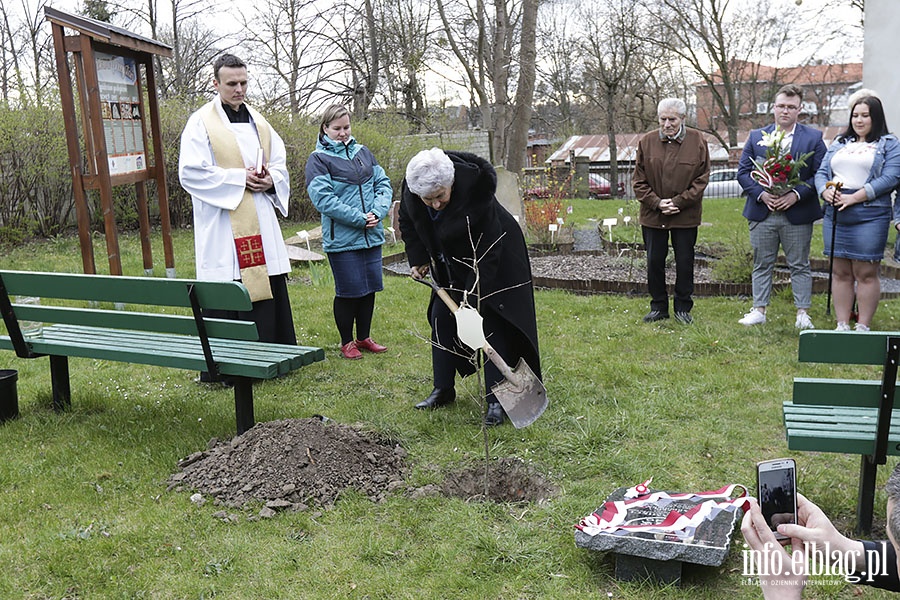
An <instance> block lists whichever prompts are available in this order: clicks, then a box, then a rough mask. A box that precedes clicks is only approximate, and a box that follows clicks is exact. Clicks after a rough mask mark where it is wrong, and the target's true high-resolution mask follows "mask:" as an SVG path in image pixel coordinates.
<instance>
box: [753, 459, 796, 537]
mask: <svg viewBox="0 0 900 600" xmlns="http://www.w3.org/2000/svg"><path fill="white" fill-rule="evenodd" d="M756 488H757V490H756V493H757V496H756V497H757V498H758V499H759V508H760V509H761V510H762V514H763V516H764V517H765V519H766V523H767V524H768V525H769V529H771V530H772V531H773V532H774V533H775V538H776V539H778V540H787V539H788V538H787V537H786V536H784V535H781V534H780V533H778V532H777V531H776V529H777V528H778V526H779V525H781V524H783V523H796V522H797V464H796V463H795V462H794V459H793V458H778V459H775V460H766V461H762V462H759V463H756Z"/></svg>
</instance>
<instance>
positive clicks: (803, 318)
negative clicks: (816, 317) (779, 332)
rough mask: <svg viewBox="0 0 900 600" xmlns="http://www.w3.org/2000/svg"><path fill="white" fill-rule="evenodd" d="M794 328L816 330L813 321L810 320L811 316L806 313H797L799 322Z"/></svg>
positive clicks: (796, 322) (797, 321) (795, 323)
mask: <svg viewBox="0 0 900 600" xmlns="http://www.w3.org/2000/svg"><path fill="white" fill-rule="evenodd" d="M794 327H796V328H797V329H814V328H815V327H814V326H813V322H812V319H810V318H809V315H808V314H807V313H806V312H805V311H804V312H798V313H797V320H796V321H795V322H794Z"/></svg>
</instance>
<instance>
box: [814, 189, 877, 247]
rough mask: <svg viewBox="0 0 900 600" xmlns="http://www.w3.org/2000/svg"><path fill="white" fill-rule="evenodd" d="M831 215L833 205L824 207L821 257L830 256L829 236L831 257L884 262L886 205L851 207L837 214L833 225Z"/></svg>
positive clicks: (857, 205)
mask: <svg viewBox="0 0 900 600" xmlns="http://www.w3.org/2000/svg"><path fill="white" fill-rule="evenodd" d="M845 193H852V192H851V191H847V192H845ZM834 212H835V211H834V207H833V206H831V205H830V204H826V205H825V217H824V218H823V220H822V237H823V238H824V241H825V256H831V239H832V235H833V236H834V256H835V258H846V259H849V260H862V261H870V262H871V261H881V260H883V259H884V247H885V245H886V244H887V238H888V228H889V227H890V223H891V207H890V206H866V205H865V203H862V204H853V205H851V206H848V207H847V208H845V209H844V210H839V211H837V225H836V226H835V221H834V219H835V215H834Z"/></svg>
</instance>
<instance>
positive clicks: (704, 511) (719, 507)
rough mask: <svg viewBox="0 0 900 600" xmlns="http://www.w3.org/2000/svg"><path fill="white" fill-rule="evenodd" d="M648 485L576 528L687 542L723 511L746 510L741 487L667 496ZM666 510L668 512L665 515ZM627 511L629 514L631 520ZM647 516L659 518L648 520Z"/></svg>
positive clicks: (744, 491) (744, 490)
mask: <svg viewBox="0 0 900 600" xmlns="http://www.w3.org/2000/svg"><path fill="white" fill-rule="evenodd" d="M650 481H652V479H649V480H647V481H645V482H644V483H641V484H638V485H636V486H634V487H633V488H629V489H628V490H627V491H626V492H625V499H624V500H617V501H608V502H606V503H604V504H603V506H602V507H600V508H599V509H597V511H596V512H594V513H592V514H590V515H588V516H587V517H585V518H583V519H582V520H581V522H579V523H578V524H577V525H575V528H576V529H579V530H581V531H583V532H584V533H586V534H587V535H597V534H600V533H605V534H610V535H628V534H629V533H637V532H644V533H651V534H664V535H666V536H667V537H674V538H677V539H685V540H686V539H691V538H693V537H694V532H695V531H696V529H697V527H698V526H699V525H700V524H701V523H703V522H704V521H707V520H710V521H711V520H713V519H715V518H716V516H717V515H718V514H719V513H721V512H722V511H728V512H732V513H734V512H735V511H737V510H738V509H741V510H747V508H748V496H747V488H746V487H744V486H742V485H738V484H731V485H727V486H725V487H722V488H719V489H718V490H712V491H708V492H699V493H684V494H670V493H668V492H652V493H651V492H650V491H649V485H650ZM735 494H738V495H737V496H735ZM669 507H671V509H670V510H668V511H667V508H669ZM629 511H632V515H631V517H629ZM647 513H652V514H655V515H658V516H660V517H662V518H658V517H649V516H648V514H647ZM635 515H637V517H635ZM649 521H653V522H649Z"/></svg>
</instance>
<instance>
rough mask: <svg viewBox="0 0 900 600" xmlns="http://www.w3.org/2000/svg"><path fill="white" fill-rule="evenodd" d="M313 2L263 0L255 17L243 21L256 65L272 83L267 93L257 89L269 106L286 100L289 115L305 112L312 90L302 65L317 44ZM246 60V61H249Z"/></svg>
mask: <svg viewBox="0 0 900 600" xmlns="http://www.w3.org/2000/svg"><path fill="white" fill-rule="evenodd" d="M320 18H321V17H320V15H319V13H318V12H317V11H316V10H315V7H314V2H313V0H266V1H265V3H264V4H263V5H262V6H261V7H260V10H259V11H256V13H255V16H253V17H251V18H250V19H247V20H245V21H244V33H245V35H246V36H247V44H248V46H249V47H250V50H251V53H252V59H253V61H255V62H258V63H260V64H263V65H266V66H267V67H268V69H267V70H268V71H269V72H270V73H271V74H272V75H273V76H274V78H275V82H274V85H273V86H271V88H270V91H269V92H265V91H264V90H263V89H261V88H257V92H258V93H262V94H264V95H265V96H267V97H268V98H267V99H268V100H269V102H270V103H271V102H276V101H278V100H279V99H282V100H283V99H284V98H287V104H288V106H289V107H290V111H291V113H292V114H295V115H299V114H301V113H302V112H303V111H305V110H306V108H307V102H308V100H309V98H310V95H311V92H312V89H311V85H310V83H309V81H308V79H309V75H310V74H311V73H314V72H315V69H310V68H309V67H308V66H307V65H306V64H305V63H306V62H307V60H308V59H309V57H310V55H311V53H310V48H311V46H312V45H313V44H314V43H316V39H317V36H316V34H315V31H316V25H317V23H318V20H319V19H320ZM248 58H249V57H248Z"/></svg>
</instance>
